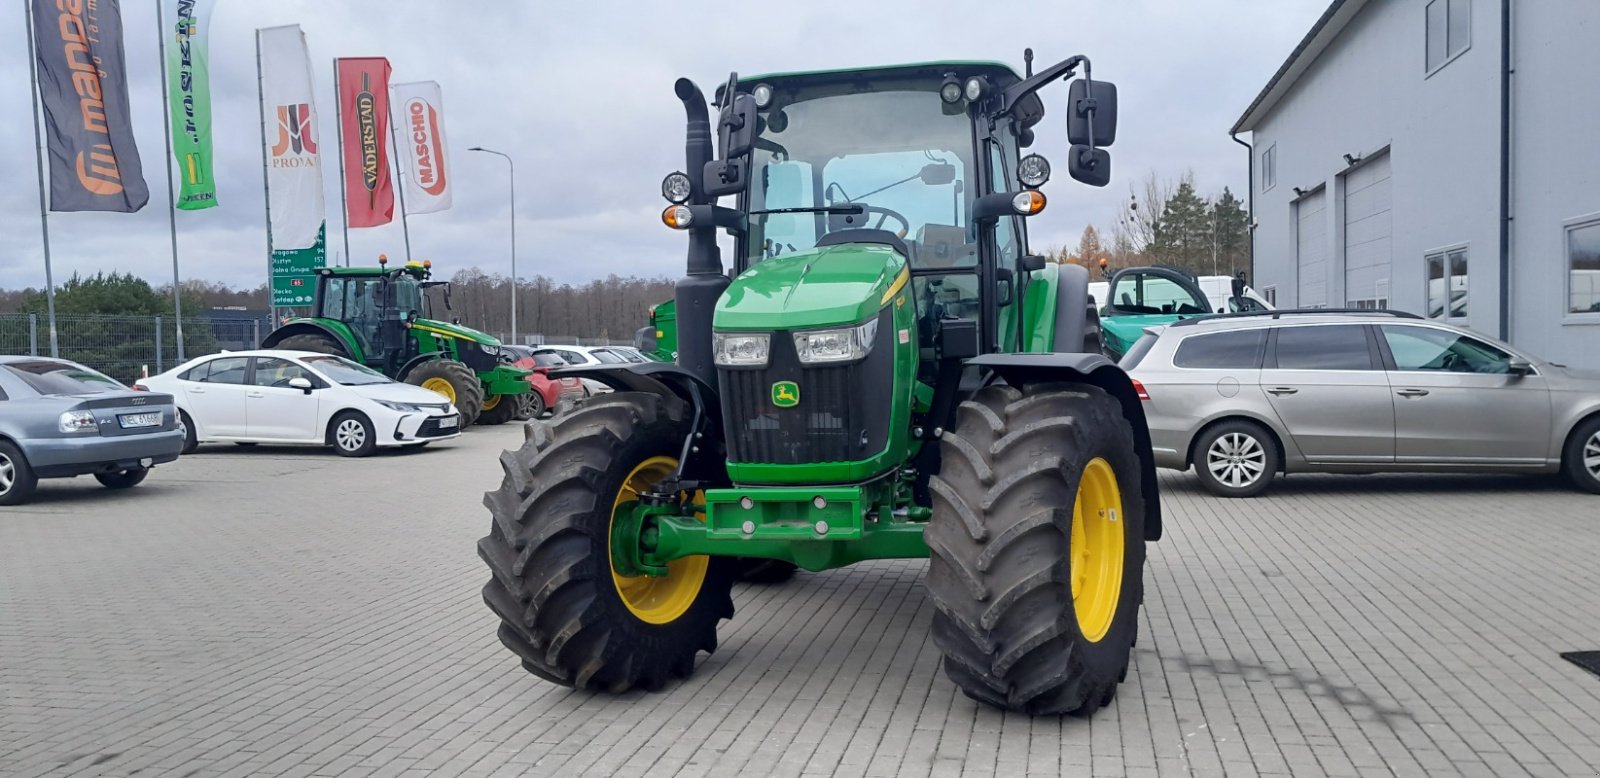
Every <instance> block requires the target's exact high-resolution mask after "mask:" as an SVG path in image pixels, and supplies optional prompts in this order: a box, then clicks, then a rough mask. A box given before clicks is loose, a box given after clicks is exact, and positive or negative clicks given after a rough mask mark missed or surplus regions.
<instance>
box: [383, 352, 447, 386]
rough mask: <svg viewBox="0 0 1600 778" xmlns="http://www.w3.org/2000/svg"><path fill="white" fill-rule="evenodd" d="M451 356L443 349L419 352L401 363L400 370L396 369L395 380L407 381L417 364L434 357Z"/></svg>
mask: <svg viewBox="0 0 1600 778" xmlns="http://www.w3.org/2000/svg"><path fill="white" fill-rule="evenodd" d="M449 356H450V355H449V354H446V353H444V352H442V351H430V352H428V353H426V354H418V355H416V356H414V357H412V358H410V359H408V360H406V363H405V364H404V365H401V366H400V369H399V370H397V371H395V374H394V380H396V381H399V382H401V383H405V380H406V376H408V375H410V374H411V371H413V370H416V369H417V365H420V364H422V363H424V362H427V361H430V360H434V359H444V358H446V357H449Z"/></svg>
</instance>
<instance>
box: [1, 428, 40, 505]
mask: <svg viewBox="0 0 1600 778" xmlns="http://www.w3.org/2000/svg"><path fill="white" fill-rule="evenodd" d="M38 487H39V477H38V476H36V475H34V474H33V468H31V467H29V466H28V458H27V457H25V456H23V455H22V450H21V449H18V448H17V447H16V446H14V445H12V444H10V443H8V442H6V441H3V440H0V505H21V504H22V503H25V502H27V501H28V500H29V498H31V497H33V492H34V490H35V489H37V488H38Z"/></svg>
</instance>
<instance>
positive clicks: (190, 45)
mask: <svg viewBox="0 0 1600 778" xmlns="http://www.w3.org/2000/svg"><path fill="white" fill-rule="evenodd" d="M161 2H163V3H167V4H168V6H167V7H168V8H172V7H174V6H175V7H176V8H177V22H176V25H175V27H174V31H175V33H176V43H175V44H174V45H171V46H168V47H167V82H168V86H169V89H168V94H169V95H171V101H172V105H171V107H170V108H171V111H172V153H173V155H174V156H175V157H177V159H178V178H179V180H181V181H182V182H183V189H182V191H180V192H179V193H178V202H177V207H178V208H180V209H182V210H185V211H198V210H201V209H204V208H215V207H216V206H217V185H216V181H214V180H213V179H212V177H211V173H212V162H213V159H212V156H211V73H210V68H209V67H208V66H207V64H208V63H207V60H208V59H209V55H208V54H207V48H208V47H209V41H210V36H209V34H208V29H209V27H210V25H211V9H212V7H213V6H214V4H215V0H161Z"/></svg>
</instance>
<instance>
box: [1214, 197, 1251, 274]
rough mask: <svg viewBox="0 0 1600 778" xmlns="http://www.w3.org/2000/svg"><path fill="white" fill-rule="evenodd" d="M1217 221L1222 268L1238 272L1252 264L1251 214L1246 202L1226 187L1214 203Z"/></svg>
mask: <svg viewBox="0 0 1600 778" xmlns="http://www.w3.org/2000/svg"><path fill="white" fill-rule="evenodd" d="M1211 210H1212V222H1213V223H1214V224H1215V225H1216V242H1217V265H1218V272H1220V273H1225V274H1227V275H1230V276H1231V275H1234V274H1236V273H1238V272H1239V271H1241V270H1248V269H1249V268H1250V215H1249V214H1248V213H1246V212H1245V209H1244V204H1243V203H1241V202H1240V201H1239V198H1237V197H1234V196H1233V192H1232V190H1230V189H1228V188H1227V187H1223V189H1222V196H1221V197H1219V198H1217V201H1216V202H1215V203H1213V204H1212V206H1211Z"/></svg>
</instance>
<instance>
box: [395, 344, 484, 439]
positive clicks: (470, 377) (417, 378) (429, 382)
mask: <svg viewBox="0 0 1600 778" xmlns="http://www.w3.org/2000/svg"><path fill="white" fill-rule="evenodd" d="M406 383H408V384H414V385H416V386H420V387H422V388H423V389H427V390H429V391H431V392H434V393H436V394H440V395H443V396H444V398H445V399H447V400H449V401H450V402H452V403H455V406H456V411H457V412H458V413H460V414H461V426H462V427H470V426H472V425H473V424H474V423H476V422H477V421H478V414H480V413H482V412H483V382H482V381H479V380H478V375H477V374H476V373H474V372H472V368H469V367H467V366H466V365H465V364H463V363H461V362H457V361H455V360H453V359H434V360H429V361H427V362H423V363H422V364H420V365H417V366H416V367H415V368H413V369H412V371H411V372H410V373H407V374H406Z"/></svg>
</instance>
